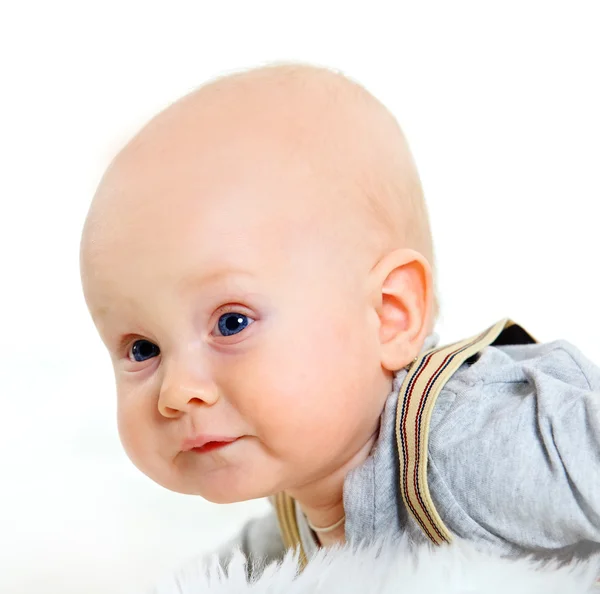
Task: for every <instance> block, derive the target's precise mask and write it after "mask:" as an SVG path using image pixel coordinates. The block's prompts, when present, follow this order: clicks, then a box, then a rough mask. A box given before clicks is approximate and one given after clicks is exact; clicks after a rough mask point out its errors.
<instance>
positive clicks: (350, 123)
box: [82, 65, 434, 267]
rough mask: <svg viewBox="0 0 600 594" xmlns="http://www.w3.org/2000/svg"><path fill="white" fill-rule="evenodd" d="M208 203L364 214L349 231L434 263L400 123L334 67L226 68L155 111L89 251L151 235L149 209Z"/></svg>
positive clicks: (112, 191) (96, 213)
mask: <svg viewBox="0 0 600 594" xmlns="http://www.w3.org/2000/svg"><path fill="white" fill-rule="evenodd" d="M256 179H260V180H270V181H269V182H266V183H267V185H268V186H269V187H268V188H267V187H260V188H259V187H257V186H256V184H254V185H253V183H251V182H252V180H256ZM309 180H310V183H309ZM314 180H318V183H313V182H314ZM301 187H304V188H305V190H304V191H296V190H297V189H298V188H301ZM241 188H244V190H241ZM208 201H212V202H219V203H221V204H222V205H223V206H224V207H225V208H226V210H228V212H230V213H234V212H239V213H246V214H247V213H249V212H253V211H255V210H256V209H263V210H265V211H271V212H273V213H278V216H279V219H278V220H279V222H280V223H281V224H283V221H287V222H288V223H292V222H294V223H296V224H300V225H302V224H305V225H310V224H312V223H314V221H315V220H316V219H319V220H322V221H330V223H327V224H328V225H330V224H331V221H333V220H334V219H335V220H338V221H339V220H340V219H344V218H346V219H348V220H351V219H353V217H354V219H355V220H356V223H357V226H355V227H352V225H350V226H349V227H348V228H349V229H351V235H352V236H353V237H356V236H357V234H360V236H361V237H363V238H364V239H363V242H364V243H365V244H367V243H368V244H369V245H368V249H369V250H370V251H372V252H373V253H372V254H371V256H370V257H377V254H376V252H379V253H383V252H385V251H389V250H391V249H394V248H396V247H408V248H412V249H415V250H416V251H418V252H420V253H421V254H423V256H424V257H425V258H426V259H427V260H428V261H429V263H430V265H431V266H432V267H433V264H434V262H433V259H434V258H433V247H432V241H431V234H430V229H429V221H428V216H427V211H426V207H425V204H424V201H423V196H422V190H421V184H420V181H419V177H418V174H417V171H416V168H415V166H414V163H413V160H412V157H411V155H410V151H409V149H408V146H407V144H406V141H405V139H404V136H403V134H402V131H401V130H400V128H399V126H398V124H397V122H396V121H395V119H394V117H393V116H392V115H391V114H390V112H389V111H388V110H387V109H386V108H385V107H384V106H383V105H382V104H381V103H380V102H379V101H377V100H376V99H375V98H374V97H373V96H372V95H371V94H369V93H368V92H367V91H366V90H365V89H364V88H363V87H361V86H360V85H358V84H356V83H354V82H352V81H351V80H349V79H348V78H346V77H345V76H343V75H341V74H339V73H335V72H332V71H330V70H326V69H323V68H316V67H312V66H305V65H278V66H269V67H265V68H260V69H255V70H251V71H246V72H241V73H236V74H233V75H229V76H225V77H222V78H219V79H217V80H214V81H212V82H210V83H208V84H206V85H204V86H202V87H201V88H199V89H198V90H196V91H194V92H193V93H191V94H189V95H187V96H186V97H184V98H182V99H181V100H179V101H177V102H176V103H174V104H173V105H171V106H170V107H168V108H167V109H166V110H164V111H163V112H162V113H160V114H159V115H158V116H156V117H155V118H154V119H153V120H151V121H150V122H149V123H148V124H147V125H146V126H145V127H144V128H143V129H142V130H141V131H140V133H138V134H137V135H136V136H135V137H134V138H133V139H132V140H131V141H130V142H129V143H128V144H127V146H126V147H125V148H124V149H123V150H122V151H121V152H120V153H119V154H118V155H117V157H116V158H115V160H114V161H113V163H112V164H111V166H110V167H109V169H108V171H107V173H106V174H105V176H104V178H103V180H102V182H101V184H100V187H99V189H98V192H97V194H96V196H95V198H94V201H93V204H92V207H91V210H90V214H89V216H88V220H87V224H86V228H85V231H84V237H83V242H82V255H83V257H84V259H86V258H88V257H94V252H95V251H97V250H100V251H102V246H103V245H107V244H110V243H111V241H112V238H113V237H116V236H117V235H118V234H119V233H121V232H122V227H123V226H125V227H126V228H127V230H128V232H129V234H130V236H131V237H134V236H135V232H136V230H137V231H139V232H140V233H142V234H143V233H147V234H150V235H151V234H152V233H154V231H152V232H149V231H148V230H147V226H146V227H144V226H145V223H146V219H147V217H148V216H150V215H154V216H155V219H156V220H157V221H160V224H161V225H163V226H171V227H176V226H177V225H182V224H183V225H185V224H186V223H187V222H189V221H191V220H193V216H194V214H193V213H197V214H198V215H201V216H212V214H208V215H207V213H206V211H204V210H202V208H201V207H203V206H206V204H207V202H208ZM210 212H211V213H212V212H213V211H212V210H211V211H210ZM177 213H178V214H177ZM181 213H187V214H184V215H183V216H182V214H181ZM299 214H302V216H299ZM215 216H216V215H215ZM109 220H110V221H111V222H110V224H109V223H108V222H107V221H109ZM359 225H362V226H363V227H364V229H363V230H362V232H361V231H360V229H359V228H358V226H359ZM120 227H121V229H120ZM329 228H331V226H329ZM144 229H145V230H144ZM150 235H147V236H146V239H147V240H149V238H150ZM138 239H139V236H138ZM92 247H94V248H96V250H95V249H92ZM363 247H364V248H365V249H367V246H366V245H365V246H363Z"/></svg>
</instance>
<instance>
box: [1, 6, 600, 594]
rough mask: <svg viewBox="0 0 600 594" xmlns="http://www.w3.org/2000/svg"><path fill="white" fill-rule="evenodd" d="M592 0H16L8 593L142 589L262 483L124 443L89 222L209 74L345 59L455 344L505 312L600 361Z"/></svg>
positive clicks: (229, 524) (11, 100) (6, 478)
mask: <svg viewBox="0 0 600 594" xmlns="http://www.w3.org/2000/svg"><path fill="white" fill-rule="evenodd" d="M598 7H599V5H598V3H597V2H577V1H569V2H567V1H565V2H561V3H555V2H548V1H545V2H536V3H533V2H527V1H520V2H514V3H511V2H507V1H502V2H489V1H488V2H481V1H477V2H458V1H456V0H455V1H453V2H439V3H432V2H427V1H423V0H420V1H418V2H417V1H413V2H410V3H408V2H391V1H390V2H387V3H384V2H374V1H373V0H370V1H369V2H366V1H364V2H348V1H346V2H327V1H325V0H321V1H318V2H314V1H307V0H304V1H303V2H283V1H280V2H265V1H259V0H254V1H252V2H231V1H230V2H220V3H219V2H217V1H211V2H187V3H184V2H177V1H169V2H167V1H164V2H133V1H129V0H120V1H114V0H103V1H102V2H90V1H86V2H72V3H67V2H60V1H55V2H33V3H32V2H25V1H24V2H13V3H11V4H10V5H8V3H7V4H4V3H2V5H1V8H0V62H1V79H0V159H1V160H0V201H1V202H0V258H1V262H0V264H1V267H0V279H1V280H0V287H1V293H0V303H1V308H0V333H1V334H0V380H1V383H0V404H1V407H0V485H1V490H0V591H1V592H2V593H3V594H4V593H6V594H21V593H25V592H27V593H34V592H35V593H36V594H43V593H50V592H52V593H54V592H56V593H58V592H60V593H61V594H70V593H75V592H77V593H80V592H86V593H88V594H95V593H100V592H111V593H118V592H133V591H135V588H134V587H135V586H138V585H139V586H141V585H143V584H145V583H150V582H152V581H153V580H154V579H155V578H156V576H158V575H159V574H160V573H161V572H163V571H166V570H167V569H168V568H169V567H172V566H174V565H175V564H177V563H178V562H179V561H180V560H182V559H184V558H186V557H188V556H190V555H192V554H193V553H195V552H201V551H207V550H210V549H212V548H213V547H214V546H215V545H216V544H218V543H220V542H221V541H222V540H224V539H225V538H227V537H228V536H229V535H231V534H233V533H234V532H235V531H236V530H237V529H238V527H239V526H240V524H241V523H242V521H243V519H244V518H245V517H247V516H248V515H250V514H253V513H258V512H262V511H263V510H264V509H265V504H264V502H251V503H246V504H239V505H234V506H214V505H212V504H208V503H206V502H204V501H202V500H200V499H198V498H192V497H189V498H188V497H183V496H179V495H176V494H173V493H170V492H167V491H165V490H164V489H162V488H159V487H157V486H155V485H154V484H153V483H151V482H150V481H149V480H148V479H146V478H145V477H143V476H141V475H140V473H139V472H138V471H136V470H135V469H134V468H133V467H132V465H131V464H130V463H129V462H128V460H127V459H126V458H125V456H124V454H123V453H122V452H121V449H120V444H119V442H118V437H117V434H116V429H115V422H114V409H115V402H114V394H113V392H114V390H113V380H112V372H111V369H110V366H109V360H108V357H107V355H106V354H105V353H104V351H103V347H102V345H101V344H100V341H99V339H98V338H97V336H96V334H95V331H94V328H93V326H92V324H91V322H90V320H89V319H88V316H87V312H86V310H85V306H84V303H83V299H82V296H81V293H80V287H79V278H78V242H79V234H80V230H81V226H82V222H83V219H84V216H85V213H86V210H87V207H88V205H89V202H90V199H91V197H92V194H93V192H94V189H95V187H96V184H97V183H98V181H99V178H100V176H101V174H102V172H103V169H104V168H105V167H106V165H107V164H108V161H109V159H110V158H111V157H112V156H113V155H114V153H115V152H116V151H117V150H118V148H119V147H120V146H121V145H122V143H123V142H124V141H126V140H127V139H128V137H129V136H130V135H131V134H132V133H134V132H135V131H136V130H137V129H138V128H139V127H140V126H141V125H142V124H143V123H144V122H145V121H146V120H147V119H148V118H149V117H151V116H152V115H154V114H155V113H156V112H157V111H158V110H160V109H162V108H163V107H165V106H166V105H167V104H169V103H170V102H172V101H174V100H175V99H177V98H178V97H179V96H181V95H183V94H185V93H187V92H188V91H190V90H191V89H193V88H194V87H196V86H198V85H199V84H200V83H202V82H203V81H205V80H207V79H209V78H210V77H213V76H215V75H218V74H222V73H224V72H226V71H230V70H234V69H239V68H243V67H249V66H254V65H259V64H262V63H265V62H269V61H272V60H287V59H300V60H305V61H310V62H313V63H317V64H323V65H329V66H333V67H337V68H340V69H342V70H343V71H345V72H346V73H348V74H349V75H351V76H352V77H354V78H356V79H357V80H359V81H360V82H362V83H363V84H365V85H366V86H367V88H369V89H370V90H371V91H372V92H373V93H374V94H376V95H377V96H378V97H379V98H380V99H381V100H382V101H384V103H386V104H387V105H388V106H389V107H390V108H391V110H392V111H393V112H394V113H395V115H396V116H397V117H398V119H399V121H400V123H401V125H402V126H403V127H404V129H405V132H406V134H407V136H408V139H409V141H410V143H411V145H412V148H413V151H414V154H415V157H416V160H417V163H418V165H419V168H420V171H421V175H422V178H423V184H424V187H425V191H426V195H427V198H428V201H429V205H430V210H431V217H432V224H433V229H434V234H435V239H436V246H437V255H438V267H439V269H440V277H439V278H440V293H441V299H442V314H443V317H442V319H441V323H440V326H439V332H440V334H441V338H442V341H443V342H446V341H450V340H453V339H458V338H463V337H464V336H467V335H470V334H473V333H475V332H477V331H478V330H480V329H481V328H483V327H485V326H487V325H489V324H490V323H492V322H494V321H496V320H497V319H499V318H501V317H504V316H506V315H508V316H511V317H513V319H516V320H517V321H519V322H521V323H522V324H523V325H525V326H527V327H528V328H529V329H530V331H531V332H532V333H533V334H534V335H535V336H536V337H538V338H539V339H540V340H552V339H555V338H559V337H562V338H567V339H569V340H571V341H572V342H574V343H575V344H577V345H578V346H579V347H580V348H581V349H582V350H583V351H584V353H586V354H587V355H588V356H589V357H590V358H591V359H593V360H595V361H600V346H599V345H598V342H597V335H598V330H599V323H598V313H597V312H598V294H599V288H600V283H599V280H598V266H597V264H598V254H599V250H598V225H599V220H598V217H599V215H600V207H599V199H600V179H599V175H598V173H599V163H600V140H599V139H600V117H599V109H600V108H599V106H600V90H599V86H598V84H599V83H598V81H599V74H600V35H599V33H598V31H600V13H599V8H598Z"/></svg>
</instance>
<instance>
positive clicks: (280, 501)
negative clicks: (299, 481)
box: [275, 493, 307, 570]
mask: <svg viewBox="0 0 600 594" xmlns="http://www.w3.org/2000/svg"><path fill="white" fill-rule="evenodd" d="M275 510H276V511H277V519H278V520H279V529H280V532H281V537H282V539H283V544H284V545H285V548H286V549H296V550H297V551H298V562H299V564H300V569H301V570H302V569H304V568H305V567H306V563H307V559H306V553H305V551H304V547H303V546H302V540H301V539H300V529H299V528H298V522H297V520H296V507H295V503H294V500H293V499H292V498H291V497H290V496H289V495H287V494H286V493H278V494H277V495H276V496H275Z"/></svg>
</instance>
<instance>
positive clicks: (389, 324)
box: [371, 249, 433, 371]
mask: <svg viewBox="0 0 600 594" xmlns="http://www.w3.org/2000/svg"><path fill="white" fill-rule="evenodd" d="M371 279H372V282H373V289H372V291H373V293H372V298H373V303H374V304H375V310H376V311H377V316H378V318H379V342H380V347H381V365H382V366H383V367H384V368H385V369H387V370H388V371H397V370H398V369H402V368H403V367H406V366H407V365H408V364H409V363H411V361H413V359H414V358H415V357H416V356H417V355H418V354H419V351H420V350H421V348H422V346H423V343H424V341H425V338H427V336H428V334H429V333H430V332H431V331H432V328H431V326H432V318H433V311H432V310H433V277H432V273H431V266H430V265H429V262H428V261H427V260H426V259H425V258H424V257H423V256H422V255H421V254H420V253H419V252H416V251H415V250H409V249H399V250H395V251H393V252H391V253H389V254H387V255H386V256H385V257H384V258H382V259H381V260H380V261H379V262H378V263H377V265H376V266H375V267H374V268H373V269H372V270H371Z"/></svg>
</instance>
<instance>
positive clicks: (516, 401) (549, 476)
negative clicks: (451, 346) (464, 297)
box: [429, 340, 600, 546]
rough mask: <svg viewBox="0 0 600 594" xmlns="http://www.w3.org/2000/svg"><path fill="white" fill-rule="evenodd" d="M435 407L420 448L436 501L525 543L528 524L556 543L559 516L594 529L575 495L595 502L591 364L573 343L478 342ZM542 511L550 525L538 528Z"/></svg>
mask: <svg viewBox="0 0 600 594" xmlns="http://www.w3.org/2000/svg"><path fill="white" fill-rule="evenodd" d="M436 409H437V410H436ZM436 409H434V416H433V418H432V425H431V427H432V431H431V434H430V439H429V455H430V461H431V468H430V471H431V472H432V473H433V474H435V475H436V478H435V480H434V483H435V485H436V488H437V489H438V493H436V494H434V498H437V499H438V502H439V503H441V504H442V506H446V507H447V506H448V505H450V504H451V505H453V506H455V507H458V508H460V509H461V510H462V511H463V512H464V515H465V516H468V517H469V518H470V519H471V520H474V521H475V522H476V524H478V525H479V526H488V528H489V529H490V530H491V532H492V533H494V534H495V535H501V538H503V539H506V540H507V541H512V542H515V541H518V540H522V542H523V544H525V543H526V542H527V540H528V536H523V535H525V534H526V533H527V531H528V530H529V531H530V532H531V534H532V535H534V534H537V536H536V538H537V539H538V540H537V542H538V543H539V542H544V544H545V545H547V546H555V545H557V543H558V541H559V540H560V538H561V536H560V534H559V532H560V531H559V530H558V526H560V525H561V524H562V522H563V521H567V518H570V520H569V521H570V522H571V523H572V524H573V530H574V531H575V529H578V530H580V533H581V534H584V533H585V534H586V535H588V536H589V535H593V538H594V539H597V538H598V533H597V529H598V526H597V525H595V527H594V528H592V527H591V525H590V523H589V521H588V520H587V519H586V513H584V512H583V511H582V509H581V508H580V505H579V504H580V503H581V502H583V507H584V508H586V509H588V508H589V509H594V510H595V511H594V514H596V513H598V511H599V510H598V509H597V504H596V503H594V500H595V497H596V495H595V493H597V492H598V488H600V483H599V481H598V479H597V478H594V477H596V476H598V475H597V468H598V467H599V466H600V372H599V371H598V368H597V367H596V366H595V365H593V364H592V363H591V361H589V360H588V359H586V358H585V357H584V355H583V354H582V353H581V352H580V351H579V350H578V349H577V348H576V347H574V346H573V345H571V344H570V343H568V342H566V341H562V340H561V341H555V342H551V343H545V344H534V345H524V346H502V347H489V348H486V349H485V350H484V351H482V353H481V354H480V356H479V357H478V358H477V359H476V360H475V361H474V362H472V363H471V364H470V365H467V364H466V365H463V366H462V367H461V369H459V371H457V373H456V374H455V376H453V377H452V378H451V379H450V380H449V381H448V383H447V384H446V386H445V388H444V390H443V391H442V393H441V394H440V397H439V401H438V404H436ZM436 481H437V482H436ZM442 500H443V501H442ZM461 513H462V512H461ZM457 517H458V516H457ZM548 518H555V520H556V522H557V531H556V534H553V535H552V537H549V536H548V535H549V534H550V532H552V531H551V530H548V531H547V532H548V534H547V535H546V536H545V537H544V538H542V536H541V535H540V532H541V528H540V522H543V521H545V520H547V519H548ZM594 524H595V521H594ZM553 539H555V542H550V541H552V540H553ZM527 544H528V545H533V544H534V541H531V542H529V543H527Z"/></svg>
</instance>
